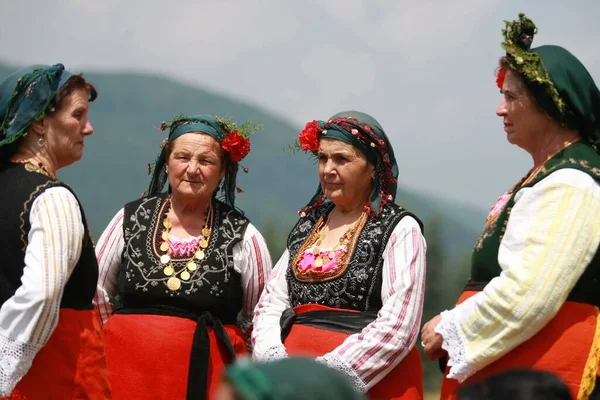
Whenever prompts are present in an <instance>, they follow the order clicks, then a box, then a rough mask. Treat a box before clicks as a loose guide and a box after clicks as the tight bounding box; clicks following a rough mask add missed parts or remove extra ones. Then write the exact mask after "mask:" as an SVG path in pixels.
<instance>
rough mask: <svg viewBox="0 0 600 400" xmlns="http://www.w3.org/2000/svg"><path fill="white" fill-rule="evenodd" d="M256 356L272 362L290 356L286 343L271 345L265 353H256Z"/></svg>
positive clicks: (261, 359)
mask: <svg viewBox="0 0 600 400" xmlns="http://www.w3.org/2000/svg"><path fill="white" fill-rule="evenodd" d="M255 357H256V359H257V360H258V361H261V362H271V361H277V360H281V359H284V358H288V353H287V351H286V350H285V346H284V345H282V344H278V345H277V346H273V347H269V349H268V350H267V351H266V352H265V353H263V354H256V353H255Z"/></svg>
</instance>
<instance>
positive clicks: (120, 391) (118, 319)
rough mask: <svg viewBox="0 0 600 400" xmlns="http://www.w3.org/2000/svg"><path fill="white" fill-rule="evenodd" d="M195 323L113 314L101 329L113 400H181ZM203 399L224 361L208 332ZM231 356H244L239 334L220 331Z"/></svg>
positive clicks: (220, 347)
mask: <svg viewBox="0 0 600 400" xmlns="http://www.w3.org/2000/svg"><path fill="white" fill-rule="evenodd" d="M196 324H197V323H196V321H194V320H191V319H187V318H181V317H175V316H165V315H153V314H115V315H113V316H111V317H110V318H109V319H108V321H107V322H106V324H105V325H104V346H105V349H106V362H107V364H108V374H109V378H110V382H111V385H112V393H113V399H115V400H120V399H127V400H135V399H140V400H141V399H155V400H158V399H172V400H178V399H185V398H186V393H187V386H188V370H189V365H190V355H191V351H192V343H193V339H194V333H195V330H196ZM207 330H208V336H209V339H210V354H209V357H210V358H209V365H208V393H209V397H208V398H209V399H210V398H212V397H213V394H214V390H215V389H216V387H217V383H218V382H219V379H220V376H221V374H222V372H223V370H224V367H225V364H226V363H228V362H230V361H231V360H229V358H230V356H229V354H228V352H227V350H226V349H224V348H223V345H222V344H221V343H220V341H219V340H218V339H217V338H216V335H215V332H214V330H213V328H212V327H208V328H207ZM225 331H226V333H227V335H228V336H229V339H230V341H231V344H232V345H233V349H234V351H235V353H236V354H237V355H243V354H247V352H248V351H247V349H246V343H245V341H244V338H243V336H242V332H241V330H240V329H239V328H238V327H237V326H235V325H225Z"/></svg>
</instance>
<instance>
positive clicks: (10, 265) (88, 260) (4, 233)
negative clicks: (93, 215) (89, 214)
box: [0, 163, 98, 310]
mask: <svg viewBox="0 0 600 400" xmlns="http://www.w3.org/2000/svg"><path fill="white" fill-rule="evenodd" d="M28 169H31V168H30V167H29V166H28V167H26V165H24V164H17V163H7V164H4V165H2V166H0V187H1V188H2V196H1V197H0V238H1V240H0V254H2V263H1V266H0V306H2V304H4V302H5V301H7V300H8V299H9V298H11V297H12V296H14V294H15V292H16V290H17V289H18V288H19V287H20V286H21V277H22V276H23V269H24V268H25V251H26V248H27V245H28V237H29V231H30V229H31V226H30V219H29V217H30V212H31V206H32V204H33V202H34V201H35V199H36V198H37V197H38V196H39V195H40V194H42V193H43V192H44V191H45V190H46V189H49V188H52V187H64V188H66V189H67V190H69V191H71V193H73V191H72V190H71V189H70V188H69V187H68V186H67V185H65V184H64V183H63V182H61V181H58V180H56V179H52V178H50V177H48V176H46V175H43V174H41V173H38V172H33V171H29V170H28ZM73 196H75V193H73ZM75 197H76V196H75ZM76 198H77V197H76ZM77 201H78V203H79V200H77ZM79 210H80V212H81V217H82V221H83V227H84V230H85V234H84V236H83V243H82V250H81V256H80V257H79V260H78V262H77V264H76V265H75V269H74V270H73V272H72V273H71V276H70V277H69V280H68V281H67V284H66V286H65V289H64V293H63V297H62V299H61V303H60V306H61V308H72V309H76V310H89V309H92V308H93V306H92V300H93V298H94V294H95V292H96V284H97V282H98V262H97V261H96V255H95V253H94V244H93V242H92V240H91V237H90V235H89V229H88V226H87V222H86V219H85V214H84V212H83V209H82V208H81V206H80V207H79ZM45 228H47V229H52V228H53V227H45Z"/></svg>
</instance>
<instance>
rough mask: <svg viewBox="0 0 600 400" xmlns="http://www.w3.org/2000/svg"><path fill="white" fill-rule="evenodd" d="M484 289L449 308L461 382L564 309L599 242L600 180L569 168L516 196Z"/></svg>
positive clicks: (452, 359) (448, 345)
mask: <svg viewBox="0 0 600 400" xmlns="http://www.w3.org/2000/svg"><path fill="white" fill-rule="evenodd" d="M515 200H516V202H515V205H514V207H513V208H512V211H511V214H510V219H509V221H508V224H507V227H506V231H505V234H504V237H503V239H502V241H501V243H500V249H499V253H498V261H499V263H500V266H501V267H502V270H503V272H502V273H501V274H500V276H498V277H496V278H494V279H493V280H492V281H491V282H490V283H489V284H488V285H487V286H486V288H485V290H484V291H482V292H480V293H478V294H476V295H475V296H473V297H471V298H469V299H468V300H467V301H465V302H464V303H461V304H460V305H458V306H456V307H455V308H454V309H452V310H450V311H445V312H443V313H442V319H441V322H440V324H439V325H438V326H437V328H436V332H437V333H439V334H440V335H442V337H443V345H442V347H443V348H444V349H445V350H446V351H447V352H448V354H449V365H450V366H451V369H450V372H449V374H448V377H449V378H453V379H457V380H458V381H460V382H462V381H464V380H465V379H467V378H468V377H469V376H471V375H472V374H474V373H475V372H477V371H478V370H480V369H482V368H483V367H485V366H487V365H489V364H490V363H492V362H493V361H495V360H497V359H499V358H500V357H502V356H503V355H504V354H506V353H508V352H510V351H511V350H512V349H514V348H515V347H517V346H518V345H520V344H521V343H523V342H525V341H526V340H528V339H529V338H531V337H532V336H533V335H535V334H536V333H537V332H539V331H540V330H541V329H542V328H543V327H544V326H545V325H546V324H547V323H548V322H549V321H550V320H551V319H552V318H553V317H554V316H555V315H556V314H557V313H558V311H559V310H560V308H561V307H562V305H563V304H564V303H565V301H566V299H567V296H568V295H569V293H570V292H571V290H572V289H573V287H574V285H575V283H576V282H577V281H578V280H579V278H580V277H581V275H582V274H583V272H584V271H585V269H586V268H587V266H588V265H589V263H590V261H591V260H592V258H593V257H594V255H595V253H596V251H597V249H598V244H599V242H600V186H599V185H598V183H597V182H595V181H594V180H593V179H592V178H591V177H590V176H589V175H587V174H585V173H583V172H581V171H577V170H573V169H562V170H559V171H557V172H554V173H552V174H551V175H549V176H548V177H546V178H545V179H543V180H541V181H540V182H539V183H538V184H536V185H535V186H533V187H532V188H526V189H522V190H521V191H520V192H519V193H518V194H517V196H516V198H515Z"/></svg>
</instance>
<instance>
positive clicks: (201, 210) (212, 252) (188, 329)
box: [95, 115, 271, 400]
mask: <svg viewBox="0 0 600 400" xmlns="http://www.w3.org/2000/svg"><path fill="white" fill-rule="evenodd" d="M252 128H253V127H252V126H251V125H250V124H249V123H246V124H244V125H242V126H240V127H237V126H236V125H235V124H233V123H228V122H225V121H223V120H221V119H219V118H217V117H213V116H210V115H199V116H193V117H178V118H176V119H175V120H174V121H172V122H170V123H163V124H162V125H161V129H162V130H166V129H168V130H169V135H168V137H167V140H166V142H164V145H163V146H162V150H161V152H160V154H159V156H158V158H157V160H156V163H155V165H154V174H153V176H152V180H151V182H150V187H149V189H148V192H147V194H146V196H144V197H143V198H141V199H139V200H136V201H134V202H131V203H128V204H126V205H125V207H124V208H123V209H121V210H120V211H119V212H118V213H117V215H116V216H115V217H114V218H113V220H112V221H111V222H110V224H109V225H108V227H107V228H106V230H105V231H104V233H103V234H102V236H101V237H100V240H99V241H98V245H97V246H96V253H97V256H98V262H99V265H100V277H99V280H98V290H97V295H96V302H95V303H96V307H97V309H98V312H99V314H100V316H101V318H102V322H103V331H104V339H105V349H106V360H107V365H108V372H109V377H110V379H111V384H112V388H113V398H114V399H128V400H129V399H150V398H152V399H183V398H188V399H205V398H211V397H212V392H213V391H214V389H215V386H216V385H215V382H217V381H218V379H219V377H220V375H221V373H222V370H223V367H224V365H225V364H229V363H231V362H233V361H234V360H235V359H236V356H237V355H240V354H246V353H247V352H248V349H249V346H248V343H249V340H248V339H249V335H250V331H251V326H252V313H253V310H254V307H255V305H256V303H257V301H258V296H259V295H260V293H261V292H262V289H263V285H264V282H265V277H267V276H268V275H269V273H270V271H271V259H270V256H269V252H268V249H267V246H266V244H265V241H264V239H263V237H262V236H261V235H260V233H259V232H258V231H257V230H256V228H254V226H252V224H251V223H250V222H249V221H248V219H247V218H246V217H244V216H243V215H242V214H241V213H240V212H238V211H237V210H236V209H235V208H234V200H235V193H236V175H237V171H238V168H239V162H240V161H241V160H242V159H243V158H244V157H245V156H246V155H247V154H248V153H249V151H250V140H249V138H248V136H249V133H250V132H249V131H250V130H252ZM167 181H168V183H169V185H168V191H167V192H166V193H161V192H162V189H163V187H164V185H165V184H166V183H167ZM219 189H220V191H221V192H222V193H223V198H222V199H221V200H219V199H217V198H216V195H217V194H218V192H219Z"/></svg>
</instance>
